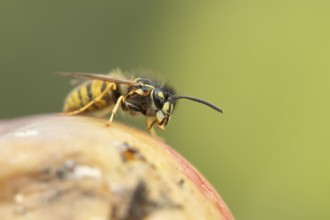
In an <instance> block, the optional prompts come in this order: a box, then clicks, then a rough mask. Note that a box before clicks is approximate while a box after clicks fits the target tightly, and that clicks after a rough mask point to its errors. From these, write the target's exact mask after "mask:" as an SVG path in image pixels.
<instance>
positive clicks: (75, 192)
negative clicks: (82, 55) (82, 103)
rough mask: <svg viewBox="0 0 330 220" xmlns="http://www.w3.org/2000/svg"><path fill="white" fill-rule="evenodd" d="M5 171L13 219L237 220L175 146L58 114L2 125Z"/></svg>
mask: <svg viewBox="0 0 330 220" xmlns="http://www.w3.org/2000/svg"><path fill="white" fill-rule="evenodd" d="M0 167H1V172H0V216H4V217H6V218H5V219H19V218H20V219H21V217H22V216H24V217H25V218H24V219H45V218H47V219H58V218H61V219H81V218H84V219H87V218H91V217H99V218H100V219H168V218H172V219H226V220H231V219H234V218H233V216H232V214H231V213H230V211H229V209H228V207H227V206H226V204H225V203H224V201H223V200H222V199H221V197H220V196H219V195H218V193H217V192H216V191H215V189H214V188H213V187H212V186H211V185H210V184H209V183H208V182H207V181H206V179H205V178H204V177H203V176H202V175H201V174H200V173H199V172H198V171H197V170H196V169H195V168H194V167H193V166H192V165H191V164H190V163H189V162H188V161H187V160H186V159H184V158H183V157H182V156H181V155H180V154H178V153H177V152H176V151H175V150H174V149H173V148H171V147H170V146H168V145H166V144H165V143H164V142H163V141H162V140H160V139H159V138H155V137H152V136H151V135H149V134H148V133H145V132H142V131H140V130H137V129H135V128H131V127H127V126H124V125H122V124H119V123H114V124H113V125H112V126H111V127H110V128H106V127H104V121H103V120H101V119H96V118H91V117H83V116H79V117H61V116H57V115H43V116H34V117H28V118H21V119H16V120H11V121H5V122H2V123H0ZM64 192H65V193H64ZM91 195H92V196H91ZM73 204H74V205H73Z"/></svg>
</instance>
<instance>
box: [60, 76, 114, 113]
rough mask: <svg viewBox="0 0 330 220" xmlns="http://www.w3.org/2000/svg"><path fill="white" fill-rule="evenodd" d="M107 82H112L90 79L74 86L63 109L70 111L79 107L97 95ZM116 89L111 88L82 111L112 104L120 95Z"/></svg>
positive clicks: (105, 86)
mask: <svg viewBox="0 0 330 220" xmlns="http://www.w3.org/2000/svg"><path fill="white" fill-rule="evenodd" d="M109 84H113V83H111V82H104V81H100V80H92V81H87V82H86V83H84V84H82V85H80V86H78V87H76V88H74V89H73V90H72V92H71V93H70V94H69V95H68V97H67V98H66V100H65V103H64V109H63V111H64V112H72V111H76V110H79V109H81V108H82V107H84V106H86V105H87V104H88V103H90V102H91V101H93V100H95V99H96V98H97V97H99V96H100V95H101V94H102V92H103V91H104V90H105V89H106V88H107V85H109ZM117 91H118V90H117ZM117 91H113V90H112V89H111V90H110V91H109V92H107V93H106V95H105V96H103V97H102V98H101V99H100V100H99V101H97V102H95V103H94V104H93V105H92V106H90V107H89V108H87V109H86V110H85V111H84V112H87V111H95V110H99V109H102V108H104V107H108V106H111V105H113V104H114V103H115V102H116V101H117V99H118V97H119V96H120V94H119V93H118V92H117Z"/></svg>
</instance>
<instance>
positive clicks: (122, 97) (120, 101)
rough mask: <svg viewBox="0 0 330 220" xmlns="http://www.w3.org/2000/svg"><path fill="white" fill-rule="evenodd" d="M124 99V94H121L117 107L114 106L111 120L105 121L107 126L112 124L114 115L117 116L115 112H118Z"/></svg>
mask: <svg viewBox="0 0 330 220" xmlns="http://www.w3.org/2000/svg"><path fill="white" fill-rule="evenodd" d="M123 99H124V96H120V97H119V98H118V100H117V102H116V105H115V107H113V109H112V112H111V116H110V119H109V121H107V122H106V123H105V126H107V127H109V126H110V124H111V123H112V120H113V117H114V116H115V114H116V112H117V110H118V108H119V105H120V104H121V103H122V102H123Z"/></svg>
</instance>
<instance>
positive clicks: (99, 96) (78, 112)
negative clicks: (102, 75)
mask: <svg viewBox="0 0 330 220" xmlns="http://www.w3.org/2000/svg"><path fill="white" fill-rule="evenodd" d="M111 89H113V90H116V84H114V83H111V84H108V85H107V87H106V88H105V90H104V91H103V92H102V93H101V94H100V95H98V96H97V97H96V98H95V99H94V100H92V101H90V102H89V103H87V104H86V105H85V106H84V107H82V108H80V109H78V110H75V111H72V112H64V113H63V115H67V116H70V115H77V114H80V113H82V112H84V111H86V110H87V109H88V108H89V107H91V106H92V105H93V104H94V103H96V102H98V101H100V100H101V99H102V98H103V97H104V96H105V95H106V94H107V93H108V92H109V91H110V90H111Z"/></svg>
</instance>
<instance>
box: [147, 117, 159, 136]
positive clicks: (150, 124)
mask: <svg viewBox="0 0 330 220" xmlns="http://www.w3.org/2000/svg"><path fill="white" fill-rule="evenodd" d="M156 122H157V119H153V118H147V126H148V130H149V132H150V134H151V135H153V136H157V133H156V131H155V129H154V127H153V126H154V125H155V123H156Z"/></svg>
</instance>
